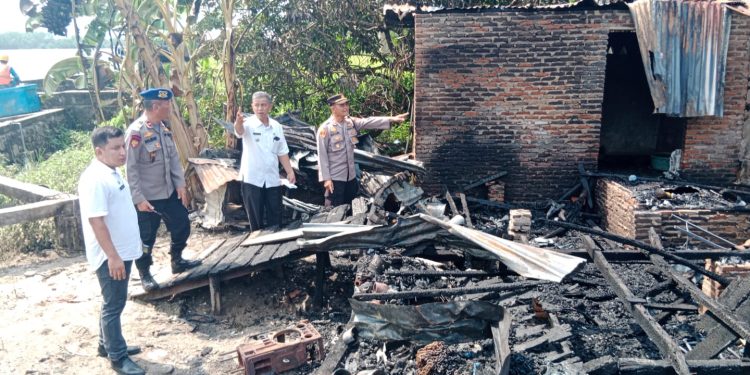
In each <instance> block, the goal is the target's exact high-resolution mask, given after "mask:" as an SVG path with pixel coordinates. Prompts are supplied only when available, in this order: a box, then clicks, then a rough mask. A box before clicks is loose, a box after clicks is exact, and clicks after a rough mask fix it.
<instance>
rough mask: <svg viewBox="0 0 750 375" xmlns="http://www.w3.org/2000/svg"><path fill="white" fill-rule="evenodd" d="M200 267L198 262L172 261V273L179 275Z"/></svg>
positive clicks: (181, 259)
mask: <svg viewBox="0 0 750 375" xmlns="http://www.w3.org/2000/svg"><path fill="white" fill-rule="evenodd" d="M200 265H201V261H200V260H187V259H183V258H180V259H177V260H172V273H180V272H184V271H186V270H189V269H191V268H195V267H198V266H200Z"/></svg>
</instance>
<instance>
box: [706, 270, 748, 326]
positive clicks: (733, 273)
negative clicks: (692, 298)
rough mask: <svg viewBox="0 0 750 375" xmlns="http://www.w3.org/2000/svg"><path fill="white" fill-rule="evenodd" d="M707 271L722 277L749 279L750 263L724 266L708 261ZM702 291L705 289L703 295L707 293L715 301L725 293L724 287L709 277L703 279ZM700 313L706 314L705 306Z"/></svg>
mask: <svg viewBox="0 0 750 375" xmlns="http://www.w3.org/2000/svg"><path fill="white" fill-rule="evenodd" d="M706 270H708V271H712V272H716V273H717V274H719V275H722V276H728V277H738V276H739V277H748V275H750V263H740V264H724V263H719V262H716V261H713V260H711V259H706ZM701 289H703V293H706V295H707V296H709V297H711V298H714V299H718V298H719V296H720V295H721V292H723V291H724V287H722V286H721V284H719V282H718V281H715V280H712V279H710V278H708V277H704V278H703V284H702V285H701ZM698 312H699V313H701V314H704V313H705V312H706V308H705V307H704V306H701V307H700V308H699V309H698Z"/></svg>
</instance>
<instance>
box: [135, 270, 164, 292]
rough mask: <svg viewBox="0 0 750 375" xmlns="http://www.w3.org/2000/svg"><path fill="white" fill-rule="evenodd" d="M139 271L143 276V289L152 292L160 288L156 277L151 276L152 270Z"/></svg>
mask: <svg viewBox="0 0 750 375" xmlns="http://www.w3.org/2000/svg"><path fill="white" fill-rule="evenodd" d="M138 273H139V274H140V276H141V286H143V290H145V291H146V292H150V291H152V290H156V289H159V284H157V283H156V280H154V277H153V276H151V272H150V271H145V272H138Z"/></svg>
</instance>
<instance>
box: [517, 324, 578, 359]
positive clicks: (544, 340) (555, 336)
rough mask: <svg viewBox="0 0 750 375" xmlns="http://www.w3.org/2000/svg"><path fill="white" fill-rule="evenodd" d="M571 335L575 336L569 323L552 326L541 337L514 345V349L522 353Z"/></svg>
mask: <svg viewBox="0 0 750 375" xmlns="http://www.w3.org/2000/svg"><path fill="white" fill-rule="evenodd" d="M570 336H573V334H572V333H571V332H570V326H569V325H567V324H563V325H561V326H559V327H555V328H552V329H551V330H549V331H547V333H545V334H544V335H542V336H540V337H537V338H535V339H531V340H529V341H526V342H523V343H520V344H517V345H513V351H514V352H516V353H522V352H525V351H527V350H529V349H534V348H536V347H539V346H541V345H545V344H548V343H553V342H558V341H562V340H565V339H567V338H568V337H570Z"/></svg>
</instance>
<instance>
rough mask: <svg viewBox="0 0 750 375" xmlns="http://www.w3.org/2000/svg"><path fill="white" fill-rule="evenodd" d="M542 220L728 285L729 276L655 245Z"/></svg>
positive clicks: (581, 227)
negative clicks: (669, 262) (612, 242)
mask: <svg viewBox="0 0 750 375" xmlns="http://www.w3.org/2000/svg"><path fill="white" fill-rule="evenodd" d="M543 221H544V222H545V223H547V224H549V225H553V226H558V227H563V228H568V229H573V230H577V231H579V232H583V233H588V234H593V235H596V236H599V237H602V238H608V239H610V240H613V241H616V242H619V243H622V244H625V245H630V246H635V247H637V248H639V249H643V250H645V251H648V252H649V253H651V254H657V255H660V256H662V257H664V258H667V259H669V260H672V261H674V262H675V263H678V264H682V265H683V266H686V267H688V268H690V269H691V270H693V271H695V272H697V273H699V274H701V275H703V276H708V277H710V278H711V279H713V280H716V281H718V282H719V283H720V284H721V285H723V286H727V285H729V282H730V281H731V280H730V279H729V278H727V277H724V276H721V275H719V274H717V273H716V272H712V271H708V270H706V269H704V268H703V267H700V266H698V265H696V264H695V263H693V262H690V261H689V260H687V259H685V258H681V257H678V256H676V255H674V254H672V253H669V252H666V251H664V250H663V249H659V248H657V247H654V246H651V245H649V244H647V243H645V242H641V241H638V240H634V239H631V238H626V237H622V236H618V235H616V234H613V233H610V232H605V231H602V230H597V229H592V228H589V227H584V226H582V225H576V224H571V223H566V222H562V221H554V220H544V219H543Z"/></svg>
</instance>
